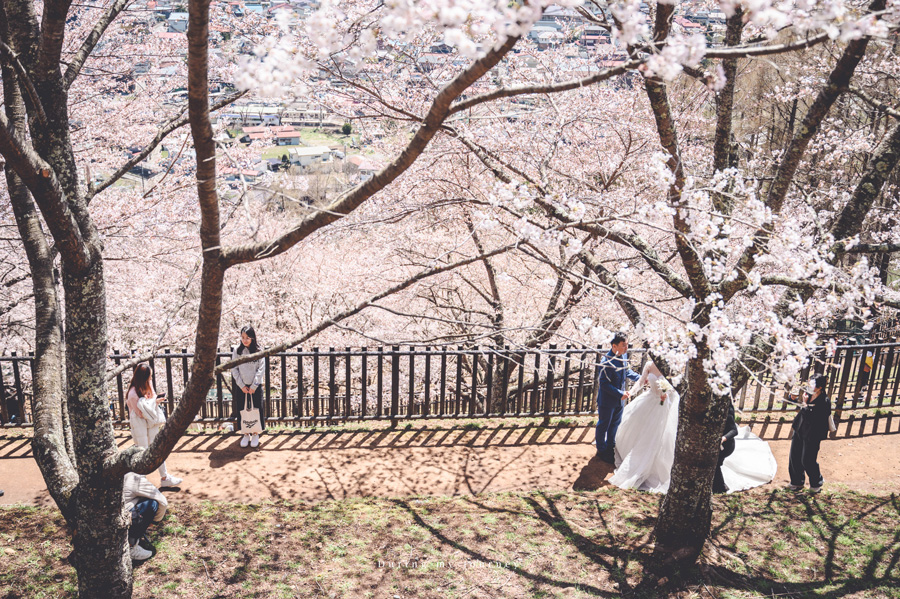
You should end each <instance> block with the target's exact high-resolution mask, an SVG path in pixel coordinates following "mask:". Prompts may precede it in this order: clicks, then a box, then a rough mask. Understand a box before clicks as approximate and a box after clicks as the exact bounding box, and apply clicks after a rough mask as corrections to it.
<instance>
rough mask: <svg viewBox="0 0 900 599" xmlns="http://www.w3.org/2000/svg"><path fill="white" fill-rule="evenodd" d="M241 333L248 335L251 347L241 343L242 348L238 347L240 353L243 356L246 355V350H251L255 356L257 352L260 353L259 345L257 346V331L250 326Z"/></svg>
mask: <svg viewBox="0 0 900 599" xmlns="http://www.w3.org/2000/svg"><path fill="white" fill-rule="evenodd" d="M241 333H246V335H247V336H248V337H250V345H244V343H243V342H241V345H240V347H238V353H239V354H242V353H244V350H249V352H250V353H251V354H255V353H256V352H258V351H259V345H257V344H256V331H254V330H253V327H251V326H250V325H249V324H248V325H247V326H245V327H244V328H243V329H241Z"/></svg>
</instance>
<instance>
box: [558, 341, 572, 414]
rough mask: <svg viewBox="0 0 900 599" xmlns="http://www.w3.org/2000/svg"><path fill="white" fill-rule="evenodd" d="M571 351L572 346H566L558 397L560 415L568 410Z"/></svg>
mask: <svg viewBox="0 0 900 599" xmlns="http://www.w3.org/2000/svg"><path fill="white" fill-rule="evenodd" d="M571 353H572V346H571V345H567V346H566V357H565V360H566V362H565V364H566V365H565V367H564V368H563V384H562V397H561V398H560V408H559V413H560V415H562V414H565V413H567V412H568V411H569V409H568V408H569V362H570V360H569V356H570V355H571Z"/></svg>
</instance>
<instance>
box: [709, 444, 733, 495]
mask: <svg viewBox="0 0 900 599" xmlns="http://www.w3.org/2000/svg"><path fill="white" fill-rule="evenodd" d="M733 453H734V439H728V440H727V441H725V443H723V444H722V449H720V450H719V463H718V464H716V474H715V476H713V489H712V490H713V493H725V492H727V491H728V487H726V486H725V478H724V477H723V476H722V464H723V463H724V462H725V458H727V457H728V456H730V455H731V454H733Z"/></svg>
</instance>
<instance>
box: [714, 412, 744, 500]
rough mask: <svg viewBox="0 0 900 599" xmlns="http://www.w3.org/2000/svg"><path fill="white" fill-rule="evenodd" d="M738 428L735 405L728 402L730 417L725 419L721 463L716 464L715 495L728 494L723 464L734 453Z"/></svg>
mask: <svg viewBox="0 0 900 599" xmlns="http://www.w3.org/2000/svg"><path fill="white" fill-rule="evenodd" d="M737 434H738V428H737V424H735V422H734V404H733V403H731V402H730V401H729V402H728V415H727V416H726V417H725V426H724V430H723V432H722V444H721V445H720V446H719V447H720V449H719V463H718V464H716V474H715V476H714V477H713V493H726V492H727V491H728V487H726V486H725V479H724V478H723V477H722V463H723V462H724V461H725V458H727V457H728V456H730V455H731V454H732V453H734V438H735V437H737Z"/></svg>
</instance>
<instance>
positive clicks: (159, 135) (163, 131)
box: [86, 91, 247, 201]
mask: <svg viewBox="0 0 900 599" xmlns="http://www.w3.org/2000/svg"><path fill="white" fill-rule="evenodd" d="M246 93H247V92H246V91H242V92H238V93H236V94H232V95H230V96H228V97H226V98H223V99H222V100H219V101H218V102H216V103H215V104H213V105H212V106H211V107H210V112H215V111H216V110H219V109H220V108H224V107H225V106H228V105H229V104H231V103H233V102H234V101H236V100H238V99H239V98H241V97H242V96H244V95H246ZM187 108H188V107H187V105H185V106H183V107H182V108H181V110H179V111H178V114H177V115H175V117H173V118H172V119H171V120H170V121H169V122H168V123H166V124H165V125H163V126H162V127H161V128H160V129H159V131H157V132H156V135H155V136H154V137H153V139H152V140H151V141H150V143H148V144H147V145H146V146H144V148H143V149H142V150H141V151H140V152H138V153H137V154H135V155H134V156H133V157H132V158H131V159H130V160H128V161H127V162H126V163H125V164H123V165H122V166H120V167H119V168H118V170H116V172H114V173H113V174H112V175H110V176H109V177H108V178H107V179H106V180H104V181H103V182H101V183H100V184H99V185H97V186H94V185H93V183H92V182H90V181H88V192H87V195H86V197H87V200H88V201H90V200H91V199H92V198H93V197H94V196H96V195H97V194H98V193H100V192H102V191H103V190H105V189H107V188H108V187H109V186H110V185H113V184H114V183H115V182H116V181H118V180H119V179H121V178H122V177H123V176H124V175H125V174H126V173H128V171H130V170H131V169H133V168H134V167H135V166H137V165H138V164H140V163H141V161H143V160H144V159H145V158H146V157H147V156H149V155H150V154H151V153H152V152H153V150H155V149H156V146H158V145H159V144H161V143H162V141H163V140H164V139H165V138H166V137H168V135H169V134H170V133H172V132H173V131H175V130H176V129H178V128H180V127H183V126H184V125H187V124H188V123H189V122H190V117H188V116H185V112H187ZM170 168H171V167H170Z"/></svg>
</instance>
